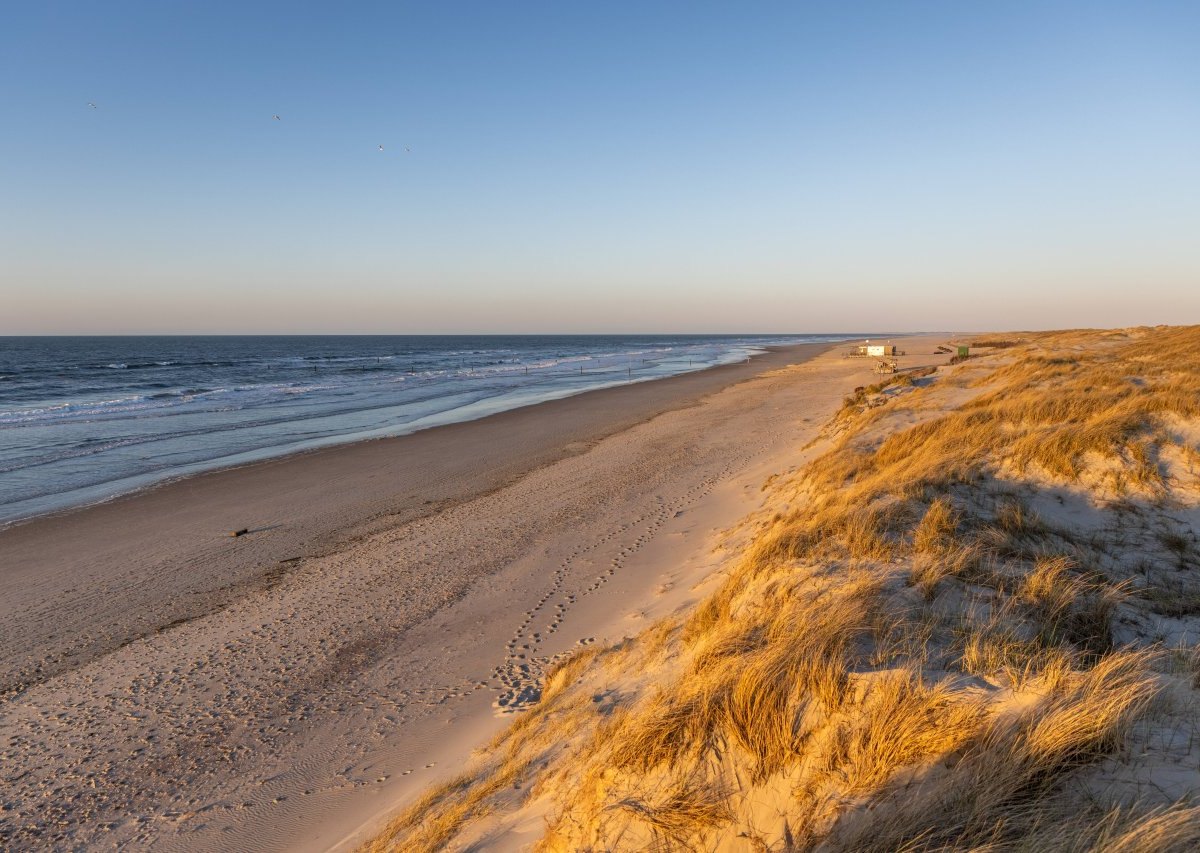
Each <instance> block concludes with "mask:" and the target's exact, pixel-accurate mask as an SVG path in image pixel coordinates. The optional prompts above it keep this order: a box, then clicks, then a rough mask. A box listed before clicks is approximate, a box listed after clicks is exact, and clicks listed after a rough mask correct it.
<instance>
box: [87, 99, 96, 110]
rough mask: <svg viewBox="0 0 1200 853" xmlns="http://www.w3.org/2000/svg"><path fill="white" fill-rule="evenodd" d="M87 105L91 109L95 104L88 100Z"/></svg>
mask: <svg viewBox="0 0 1200 853" xmlns="http://www.w3.org/2000/svg"><path fill="white" fill-rule="evenodd" d="M88 106H89V107H91V108H92V109H96V105H95V104H93V103H92V102H91V101H88Z"/></svg>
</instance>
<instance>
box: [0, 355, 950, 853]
mask: <svg viewBox="0 0 1200 853" xmlns="http://www.w3.org/2000/svg"><path fill="white" fill-rule="evenodd" d="M906 346H907V348H908V349H909V351H910V352H912V353H913V354H914V355H915V354H916V353H926V352H929V351H931V350H932V343H931V341H926V340H921V339H909V340H908V341H906ZM841 349H842V348H841V347H833V348H830V347H828V346H826V345H802V346H797V347H792V348H786V349H781V350H778V351H774V352H770V353H767V354H765V355H763V356H761V357H759V358H756V359H754V360H753V361H752V362H750V363H748V364H739V365H732V366H727V367H723V368H715V369H711V370H706V371H702V372H697V373H693V374H688V375H685V376H680V377H675V378H671V379H666V380H661V381H656V382H652V383H643V384H634V385H629V386H625V387H619V388H614V389H608V390H603V391H596V392H591V393H587V394H583V395H580V396H577V397H573V398H569V399H565V400H559V401H554V402H550V403H545V404H541V405H538V406H532V407H528V408H525V409H520V410H516V411H512V412H507V413H504V414H500V415H496V416H492V417H488V418H485V419H482V420H479V421H476V422H472V423H466V424H458V425H454V426H448V427H440V428H436V429H431V430H428V431H425V432H421V433H417V434H414V435H411V436H405V437H402V438H396V439H385V440H379V441H372V442H365V443H360V444H356V445H350V446H346V447H340V448H334V449H330V450H323V451H319V452H314V453H310V454H305V455H301V456H297V457H291V458H288V459H284V460H279V461H273V462H268V463H262V464H257V465H253V466H248V467H245V468H241V469H235V470H228V471H222V472H217V473H213V474H208V475H203V476H198V477H194V478H190V479H187V480H183V481H180V482H176V483H171V484H167V485H165V486H162V487H159V488H156V489H153V490H150V491H147V492H144V493H140V494H137V495H133V496H129V497H127V498H122V499H119V500H115V501H112V502H110V503H108V504H104V505H99V506H94V507H90V508H86V509H82V510H79V511H75V512H71V513H66V514H63V515H60V516H56V517H48V518H42V519H38V520H34V521H32V522H29V523H25V524H22V525H18V526H16V527H13V528H10V529H8V530H6V531H4V532H2V533H0V566H2V567H3V569H2V570H0V625H2V626H3V628H2V631H0V659H2V660H3V670H2V674H0V683H2V685H3V703H4V704H3V708H4V710H3V714H2V715H0V730H2V734H0V749H2V750H3V752H2V753H0V757H3V767H4V771H3V772H4V787H5V796H4V798H3V804H2V808H3V811H2V812H0V840H2V841H3V842H4V844H5V845H6V846H11V847H15V848H19V849H20V848H32V847H42V846H46V845H50V844H53V845H56V846H63V847H72V848H77V847H85V846H86V847H93V848H107V847H122V846H133V847H136V848H150V849H161V850H215V849H257V850H284V849H287V850H296V849H302V850H327V849H331V848H343V849H344V848H348V847H350V846H353V843H354V842H355V841H357V840H361V839H363V838H366V837H369V835H370V834H371V832H372V831H374V830H375V829H377V828H378V826H379V825H380V822H381V821H382V820H384V819H385V818H386V817H387V816H388V815H389V814H390V813H391V812H393V811H394V810H395V809H396V808H397V807H399V806H401V805H402V804H403V803H404V801H405V798H406V797H409V796H410V795H411V793H412V792H413V791H415V790H417V789H418V788H419V787H423V786H425V785H427V784H428V783H430V782H433V781H437V780H438V779H440V778H444V777H445V776H447V775H448V774H450V773H453V772H454V771H455V770H456V769H458V768H459V767H460V766H461V764H462V762H463V761H464V760H465V759H466V758H467V757H468V756H469V755H470V753H471V751H472V750H473V749H474V748H476V747H478V746H480V745H481V744H482V743H484V742H486V740H487V738H488V737H489V736H490V735H491V734H493V733H494V732H496V731H497V730H499V728H500V727H502V726H503V725H504V724H505V723H506V721H507V720H509V719H511V717H510V716H509V715H510V713H511V712H512V710H513V709H519V708H521V707H523V706H525V705H528V704H529V703H531V702H532V701H535V700H536V699H537V696H538V689H539V678H540V674H541V672H542V671H543V670H544V668H545V667H546V666H548V665H550V664H551V663H552V662H553V661H554V660H555V659H556V658H558V657H560V656H562V655H564V654H565V653H568V652H570V651H572V650H574V649H577V648H578V647H580V646H581V645H588V644H591V643H594V642H613V641H617V640H620V639H621V637H622V636H626V635H632V634H634V633H636V632H637V631H638V630H640V627H641V626H642V625H644V623H645V620H648V619H652V618H655V617H657V616H660V615H662V614H664V613H668V612H671V611H672V610H673V609H674V608H677V607H679V606H681V605H683V604H685V603H689V602H692V601H694V600H695V597H696V596H697V595H698V594H699V592H698V590H700V589H702V584H701V582H702V581H703V580H704V579H705V577H706V575H707V571H706V570H709V571H710V570H711V567H712V565H713V564H714V560H715V557H714V548H716V547H718V546H719V545H720V534H721V533H722V531H724V530H726V529H728V528H729V527H730V526H731V525H732V524H734V523H735V522H736V521H738V520H739V519H740V518H741V517H743V516H744V515H745V514H746V513H747V512H749V511H751V510H753V509H754V508H756V507H757V505H758V502H759V500H760V498H759V490H760V487H761V485H762V482H763V481H764V479H765V478H766V477H767V476H769V475H770V474H774V473H778V472H779V470H780V467H779V466H780V464H781V460H784V459H788V460H791V459H794V456H795V452H796V449H797V448H798V447H800V446H802V445H804V444H805V443H806V442H807V441H809V440H810V439H811V438H812V437H813V436H814V435H815V433H816V431H817V430H818V428H819V427H820V425H821V424H823V423H824V422H825V421H826V420H827V419H828V417H829V415H830V413H831V412H833V411H835V410H836V408H837V407H838V406H839V405H840V403H841V400H842V398H843V397H844V395H845V394H846V393H847V392H849V391H850V390H852V389H853V388H854V387H855V386H857V385H861V384H866V383H868V382H869V381H871V376H872V374H871V372H870V365H869V364H867V363H864V362H862V361H857V360H847V359H843V358H841V356H840V351H841ZM823 352H824V355H822V353H823ZM922 358H923V359H924V361H928V362H930V363H934V362H935V361H936V359H933V358H932V357H929V356H923V357H922ZM904 363H906V364H916V363H923V362H921V359H917V358H914V357H911V356H910V357H909V358H908V359H905V360H904ZM789 365H790V366H789ZM241 528H249V529H250V531H251V532H250V533H249V534H248V535H246V536H242V537H239V538H232V537H230V535H229V533H230V531H233V530H237V529H241Z"/></svg>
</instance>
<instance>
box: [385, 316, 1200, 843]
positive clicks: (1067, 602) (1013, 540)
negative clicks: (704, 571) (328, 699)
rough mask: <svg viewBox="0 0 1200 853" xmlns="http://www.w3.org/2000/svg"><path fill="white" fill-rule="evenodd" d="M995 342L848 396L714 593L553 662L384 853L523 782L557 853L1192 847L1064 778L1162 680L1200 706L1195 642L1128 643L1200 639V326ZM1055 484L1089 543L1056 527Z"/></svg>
mask: <svg viewBox="0 0 1200 853" xmlns="http://www.w3.org/2000/svg"><path fill="white" fill-rule="evenodd" d="M992 343H993V344H995V343H1003V344H1004V345H1003V346H997V345H993V346H988V347H986V348H985V347H984V344H983V343H980V342H977V343H976V346H977V347H979V348H981V349H983V350H984V351H983V352H981V353H980V354H979V357H976V358H972V360H971V361H969V362H967V363H965V364H963V365H960V366H956V367H954V368H951V369H950V370H951V371H952V373H951V374H950V375H949V376H946V375H945V374H944V372H939V373H937V374H936V375H931V374H926V376H927V377H928V378H923V377H913V376H907V377H893V378H890V379H888V380H885V381H883V382H880V383H878V384H877V385H875V386H871V387H866V388H862V389H859V390H858V391H856V392H855V393H854V394H853V395H851V396H850V397H848V398H847V399H846V401H845V406H844V407H843V409H842V410H841V411H840V412H839V413H837V414H836V415H835V418H834V421H833V422H832V423H833V424H834V425H835V426H836V427H837V428H836V429H830V430H828V431H827V432H826V433H825V437H824V438H823V439H821V441H823V442H824V446H823V448H822V450H823V452H821V453H820V455H818V456H816V457H815V458H814V459H812V460H811V461H810V462H809V463H808V464H807V465H806V466H804V467H803V468H802V469H800V470H799V471H798V472H797V473H795V474H794V475H791V476H781V477H777V478H775V479H774V480H773V481H772V483H771V484H770V486H769V487H768V488H767V489H766V492H765V494H767V495H768V501H770V500H771V498H770V496H771V495H775V494H778V495H783V496H786V506H787V508H786V509H785V508H784V507H783V503H784V501H783V500H781V501H780V505H779V506H778V507H774V506H771V505H770V503H769V504H768V506H767V508H766V510H764V512H763V513H762V514H761V515H759V516H756V517H755V518H753V519H751V520H750V521H749V522H748V524H749V525H751V526H752V527H751V528H750V529H753V531H754V536H753V537H752V541H750V544H749V545H748V546H747V547H746V549H745V550H744V552H743V553H741V554H740V555H739V556H738V557H737V558H735V559H733V560H731V561H730V562H729V563H727V564H726V565H725V566H724V569H723V571H724V573H725V579H724V581H723V583H722V584H721V585H720V587H719V588H718V589H717V590H716V591H715V592H713V593H712V594H711V595H709V596H707V597H706V598H705V600H703V601H701V602H700V603H699V604H698V605H697V606H696V607H695V608H693V609H692V610H691V611H690V612H689V613H684V614H679V615H677V616H674V617H671V618H670V619H667V620H664V621H663V622H661V623H659V624H658V625H655V626H651V627H650V628H649V629H647V630H646V631H644V632H643V633H642V634H641V635H640V636H639V637H637V638H634V639H633V640H630V641H627V642H626V643H623V644H621V646H620V647H619V648H614V649H611V650H605V649H596V650H591V651H588V652H586V653H582V654H578V655H576V656H574V657H572V658H570V659H568V660H566V661H565V662H564V663H562V664H561V665H560V666H559V667H558V668H557V669H555V670H553V671H552V672H551V673H550V674H549V675H548V676H547V679H546V684H545V688H544V690H543V697H542V701H541V703H540V704H539V705H538V706H536V707H535V708H533V709H532V710H530V711H528V712H526V713H525V714H524V715H523V716H522V717H520V718H518V720H517V721H516V722H515V723H514V725H513V726H512V727H511V728H510V729H509V730H508V732H507V733H506V734H504V735H502V736H501V737H499V738H498V739H497V740H496V742H495V743H494V744H493V745H492V747H491V750H490V752H489V753H488V754H487V756H486V757H485V758H486V760H485V761H484V762H483V764H482V765H481V766H480V767H479V769H478V770H476V771H475V772H474V773H472V774H469V775H467V776H464V777H462V778H460V779H456V780H454V781H452V782H450V783H448V784H446V785H444V786H442V787H441V788H439V789H436V790H434V791H432V792H430V793H428V794H426V795H425V797H424V798H423V799H421V800H420V801H418V802H417V803H416V804H414V805H413V806H411V807H410V808H409V809H408V811H406V812H405V813H404V814H403V815H401V816H400V817H399V818H398V819H397V820H396V821H395V822H394V823H393V825H392V827H390V828H389V831H388V832H389V834H387V835H385V836H384V837H383V838H382V839H380V840H379V841H377V842H376V845H375V846H374V847H372V848H370V849H372V850H381V849H393V850H394V849H405V850H407V849H433V847H432V846H431V845H433V846H436V845H444V844H447V843H448V842H449V841H450V840H451V839H453V838H455V837H456V834H457V833H459V832H460V831H461V830H462V828H463V827H464V826H468V825H470V824H471V823H472V821H474V820H476V819H477V818H478V817H479V816H480V815H483V814H486V813H488V812H490V811H494V810H496V809H503V808H506V807H507V808H514V807H517V806H518V805H519V803H520V802H523V801H524V800H523V797H517V798H516V801H517V802H516V805H514V797H513V795H512V791H513V790H514V785H516V784H518V783H519V784H520V786H521V788H520V790H521V792H525V791H530V792H532V793H530V794H529V796H537V797H541V798H543V799H544V800H545V801H546V802H547V803H548V804H549V816H548V818H547V824H546V830H545V833H544V835H543V837H542V839H541V841H540V842H539V845H540V846H539V849H541V850H545V851H568V850H599V849H604V850H642V849H661V850H704V849H713V848H718V847H722V848H724V847H729V848H731V849H732V848H735V847H737V845H742V846H744V847H745V848H746V849H760V850H781V851H782V850H786V851H799V850H805V851H808V850H822V851H880V853H882V851H895V850H913V851H915V850H973V851H1001V850H1003V851H1008V850H1013V851H1018V850H1021V851H1034V850H1043V849H1045V850H1072V851H1074V850H1078V851H1083V850H1102V851H1119V853H1134V851H1150V850H1159V849H1161V850H1168V851H1172V850H1176V851H1182V850H1191V849H1196V845H1197V842H1198V841H1200V831H1198V830H1197V828H1196V827H1197V819H1198V818H1200V814H1198V813H1197V811H1196V809H1195V808H1194V807H1192V806H1191V805H1189V804H1188V803H1186V802H1184V803H1175V804H1171V803H1165V802H1163V801H1162V800H1159V801H1157V803H1146V804H1143V803H1141V802H1140V801H1138V800H1137V798H1136V797H1133V796H1126V797H1124V798H1122V797H1120V796H1115V795H1114V797H1115V798H1113V799H1111V800H1106V801H1103V802H1102V801H1101V800H1099V799H1097V798H1096V797H1094V796H1091V795H1089V796H1088V797H1081V795H1080V794H1079V788H1078V787H1077V786H1076V783H1077V782H1078V780H1080V779H1083V778H1086V777H1087V774H1089V773H1091V772H1093V771H1094V770H1095V768H1097V767H1100V766H1102V765H1103V766H1106V767H1109V768H1110V772H1111V767H1112V766H1114V765H1115V764H1119V763H1120V761H1121V760H1122V755H1123V750H1124V745H1125V744H1126V742H1127V739H1128V738H1129V737H1130V732H1131V731H1132V730H1133V727H1134V726H1135V725H1138V724H1139V721H1144V720H1146V719H1147V713H1148V710H1149V709H1150V708H1151V706H1152V703H1153V701H1154V699H1155V696H1156V695H1158V693H1159V692H1160V691H1161V690H1162V689H1163V685H1164V679H1168V678H1173V679H1176V681H1175V682H1173V683H1175V684H1177V686H1178V689H1185V690H1191V689H1193V688H1195V687H1196V686H1200V675H1197V673H1200V665H1198V664H1196V663H1195V661H1196V660H1198V659H1200V658H1198V657H1197V655H1200V652H1196V651H1195V646H1194V645H1189V644H1186V643H1183V642H1182V641H1180V642H1181V645H1178V646H1176V647H1173V648H1172V652H1171V654H1170V655H1159V654H1158V653H1157V652H1156V651H1155V649H1154V648H1153V643H1154V640H1155V637H1154V635H1153V634H1152V633H1148V632H1145V631H1143V630H1142V629H1140V628H1139V629H1138V631H1142V633H1138V631H1134V630H1132V629H1131V628H1130V627H1129V626H1130V625H1133V626H1138V625H1141V624H1145V620H1148V619H1150V618H1151V617H1153V618H1155V619H1163V618H1170V619H1191V618H1194V617H1195V618H1200V577H1197V576H1196V575H1195V572H1196V571H1197V570H1200V565H1197V554H1198V550H1197V546H1196V545H1195V538H1194V532H1193V531H1192V530H1190V529H1189V528H1188V527H1187V526H1186V524H1184V523H1183V522H1181V521H1180V520H1179V518H1178V517H1176V516H1170V517H1168V509H1169V507H1171V506H1181V505H1183V503H1184V502H1186V501H1192V502H1193V503H1192V504H1188V505H1189V506H1191V505H1194V503H1195V500H1196V498H1195V497H1189V496H1191V495H1194V494H1195V493H1196V492H1197V487H1198V485H1200V484H1198V482H1197V480H1196V475H1195V474H1194V473H1193V474H1190V475H1189V474H1187V472H1186V470H1182V469H1181V470H1180V471H1177V472H1175V473H1172V470H1171V469H1170V467H1169V466H1168V465H1167V464H1166V462H1165V461H1164V460H1166V459H1167V458H1168V456H1169V455H1170V453H1171V452H1172V451H1178V458H1182V459H1189V458H1192V456H1196V457H1197V458H1200V449H1197V448H1196V447H1193V446H1191V445H1190V444H1189V443H1188V439H1187V438H1186V436H1187V435H1188V434H1194V433H1188V431H1187V430H1183V429H1179V428H1178V425H1179V424H1180V423H1188V424H1193V423H1197V422H1200V362H1198V361H1196V360H1195V359H1194V358H1193V356H1192V354H1193V353H1194V352H1197V351H1200V328H1188V329H1155V330H1145V329H1143V330H1125V331H1116V332H1097V331H1073V332H1064V333H1050V334H1032V335H1021V336H1003V337H997V338H994V339H993V341H992ZM1010 344H1011V345H1010ZM914 379H915V380H916V381H914ZM1189 454H1191V456H1189ZM1188 476H1190V477H1191V479H1190V480H1187V479H1186V478H1187V477H1188ZM1181 477H1182V478H1183V479H1181ZM1050 487H1053V488H1057V489H1069V490H1073V492H1072V493H1073V494H1078V495H1082V496H1085V497H1086V500H1087V501H1088V502H1089V506H1090V507H1091V510H1090V511H1091V512H1092V513H1093V514H1094V515H1096V516H1097V517H1098V518H1099V519H1101V521H1097V522H1094V524H1095V526H1094V528H1091V529H1088V530H1083V529H1080V528H1077V527H1073V526H1072V525H1071V523H1069V522H1066V521H1063V520H1062V519H1061V517H1059V518H1056V517H1055V516H1054V513H1053V511H1052V510H1046V507H1047V503H1046V502H1045V501H1044V500H1043V501H1042V502H1041V503H1038V502H1037V501H1036V500H1035V499H1036V498H1037V497H1038V495H1039V494H1041V492H1040V491H1039V490H1044V489H1047V488H1050ZM1172 502H1174V503H1172ZM1034 506H1037V507H1038V508H1039V509H1040V510H1045V514H1042V513H1040V512H1038V511H1035V510H1034V509H1033V507H1034ZM1051 507H1052V504H1051ZM1131 507H1132V508H1134V509H1136V512H1133V513H1130V512H1127V511H1126V510H1128V509H1129V508H1131ZM1130 525H1135V526H1134V527H1131V526H1130ZM1136 525H1141V527H1137V526H1136ZM1152 525H1157V526H1152ZM1141 530H1144V531H1145V532H1139V531H1141ZM1138 567H1140V568H1138ZM1139 620H1142V621H1139ZM1188 625H1193V623H1188ZM1123 626H1124V627H1123ZM1194 629H1195V630H1196V632H1197V633H1200V621H1198V622H1196V623H1194ZM1185 634H1186V631H1185ZM1119 637H1120V639H1119ZM1131 638H1133V639H1134V640H1136V644H1137V645H1138V647H1137V648H1130V647H1126V646H1125V645H1124V644H1126V643H1128V642H1130V639H1131ZM1193 643H1194V641H1193ZM597 697H607V698H605V699H604V701H599V700H598V699H597ZM1198 778H1200V776H1198ZM1198 787H1200V782H1198ZM1109 788H1111V789H1112V790H1114V791H1118V790H1120V789H1119V786H1115V785H1114V784H1110V785H1109ZM1197 793H1200V791H1198V792H1197ZM523 796H524V795H523ZM738 849H740V848H738Z"/></svg>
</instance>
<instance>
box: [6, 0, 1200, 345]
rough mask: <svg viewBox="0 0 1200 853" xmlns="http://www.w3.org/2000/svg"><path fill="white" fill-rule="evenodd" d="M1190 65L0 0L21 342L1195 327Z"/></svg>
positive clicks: (660, 15)
mask: <svg viewBox="0 0 1200 853" xmlns="http://www.w3.org/2000/svg"><path fill="white" fill-rule="evenodd" d="M1197 43H1200V4H1197V3H1195V2H1154V0H1148V1H1147V2H1125V3H1111V2H1103V0H1101V1H1100V2H1070V3H1065V2H1020V0H1014V2H1004V3H975V2H966V3H964V2H961V0H946V2H900V0H885V2H866V0H862V1H861V2H852V3H845V2H799V0H792V2H779V3H774V2H737V3H734V2H728V3H707V2H687V3H684V2H653V0H651V2H636V3H612V2H609V3H576V2H561V0H560V2H553V3H537V2H510V3H498V2H480V3H468V2H430V3H405V2H389V3H369V2H365V3H354V4H331V3H305V2H288V3H267V2H261V3H251V2H239V3H225V2H212V1H211V0H210V2H186V3H185V2H175V0H154V2H119V0H113V2H105V3H96V2H90V0H89V2H73V3H68V2H54V0H45V1H44V2H37V3H8V4H5V11H4V25H3V27H2V28H0V334H186V333H359V332H362V333H397V334H413V333H432V334H440V333H453V332H464V333H487V332H495V333H523V332H528V333H537V332H559V333H573V332H574V333H588V332H772V333H775V332H836V331H857V330H863V329H870V330H887V331H903V330H939V331H941V330H956V331H972V330H999V329H1043V328H1061V327H1081V326H1103V327H1113V326H1128V325H1136V324H1158V323H1197V322H1200V50H1197V48H1196V45H1197ZM89 103H94V104H95V107H94V108H93V107H90V106H89ZM274 115H278V116H279V119H278V120H276V119H274V118H273V116H274ZM381 145H382V146H383V150H380V146H381Z"/></svg>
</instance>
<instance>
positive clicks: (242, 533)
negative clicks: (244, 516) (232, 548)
mask: <svg viewBox="0 0 1200 853" xmlns="http://www.w3.org/2000/svg"><path fill="white" fill-rule="evenodd" d="M249 532H250V528H249V527H243V528H242V529H241V530H234V531H233V532H232V533H230V534H229V535H230V536H233V537H235V538H236V537H238V536H245V535H246V534H247V533H249Z"/></svg>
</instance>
